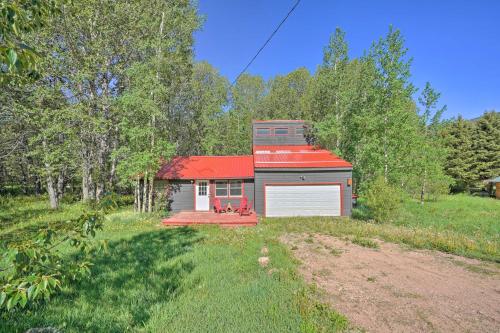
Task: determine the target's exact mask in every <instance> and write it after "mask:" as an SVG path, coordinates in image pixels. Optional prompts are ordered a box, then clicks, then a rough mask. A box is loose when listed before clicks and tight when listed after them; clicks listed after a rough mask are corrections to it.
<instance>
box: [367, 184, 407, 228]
mask: <svg viewBox="0 0 500 333" xmlns="http://www.w3.org/2000/svg"><path fill="white" fill-rule="evenodd" d="M402 197H403V193H402V192H401V190H399V189H398V188H396V187H394V186H392V185H390V184H388V183H387V182H386V181H385V180H384V178H383V177H381V176H380V177H377V178H376V179H375V181H373V182H372V183H371V184H370V186H369V188H368V191H367V192H366V205H367V207H368V209H369V210H370V213H371V216H372V217H373V219H375V221H377V222H388V221H392V220H394V219H395V218H396V217H397V215H398V213H399V210H400V207H401V201H402Z"/></svg>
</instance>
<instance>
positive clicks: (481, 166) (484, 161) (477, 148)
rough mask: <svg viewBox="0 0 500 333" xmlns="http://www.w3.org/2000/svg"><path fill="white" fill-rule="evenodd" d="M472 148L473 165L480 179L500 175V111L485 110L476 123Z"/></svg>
mask: <svg viewBox="0 0 500 333" xmlns="http://www.w3.org/2000/svg"><path fill="white" fill-rule="evenodd" d="M474 125H475V126H474V131H473V133H472V150H473V151H474V156H475V158H474V163H473V165H472V166H471V167H472V169H473V170H474V172H475V173H476V177H477V179H478V180H481V181H482V180H486V179H491V178H494V177H497V176H499V175H500V113H499V112H495V111H491V112H485V113H484V114H483V115H482V116H481V117H480V118H479V119H478V120H477V121H476V122H475V124H474Z"/></svg>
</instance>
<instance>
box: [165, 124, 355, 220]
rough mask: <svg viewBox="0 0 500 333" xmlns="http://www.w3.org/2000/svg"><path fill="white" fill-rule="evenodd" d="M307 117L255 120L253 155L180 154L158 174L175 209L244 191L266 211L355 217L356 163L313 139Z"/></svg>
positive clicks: (204, 206) (204, 207)
mask: <svg viewBox="0 0 500 333" xmlns="http://www.w3.org/2000/svg"><path fill="white" fill-rule="evenodd" d="M305 126H306V123H305V122H304V121H302V120H266V121H254V122H253V123H252V128H253V150H252V151H253V154H252V155H245V156H187V157H175V158H173V159H172V160H171V161H170V162H168V163H166V164H164V165H163V166H162V167H161V169H160V171H158V173H157V174H156V188H157V190H160V191H163V192H164V193H166V194H167V197H168V200H169V207H170V209H171V210H172V211H174V212H176V211H209V210H212V207H213V202H214V199H215V198H219V199H220V200H221V202H222V204H223V205H226V204H228V203H231V205H232V206H233V207H234V206H235V205H236V206H237V205H238V204H239V201H240V200H241V198H242V197H243V196H245V197H248V200H249V202H250V201H251V202H252V207H253V209H254V210H255V211H256V213H257V214H258V215H261V216H268V217H271V216H349V215H351V208H352V202H351V200H352V165H351V164H350V163H349V162H347V161H345V160H343V159H341V158H339V157H338V156H336V155H335V154H332V153H330V152H329V151H327V150H324V149H319V148H317V147H314V146H312V145H309V144H308V143H307V140H306V137H305V135H304V129H305Z"/></svg>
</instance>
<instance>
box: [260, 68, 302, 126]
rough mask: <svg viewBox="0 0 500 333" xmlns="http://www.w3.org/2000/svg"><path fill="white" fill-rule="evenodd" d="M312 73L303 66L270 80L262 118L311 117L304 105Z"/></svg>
mask: <svg viewBox="0 0 500 333" xmlns="http://www.w3.org/2000/svg"><path fill="white" fill-rule="evenodd" d="M310 80H311V74H310V73H309V71H308V70H307V69H306V68H304V67H301V68H299V69H296V70H294V71H292V72H290V73H288V74H287V75H283V76H280V75H278V76H276V77H274V78H273V79H271V80H270V81H269V82H268V89H269V92H268V94H267V95H266V97H265V99H264V100H263V102H262V103H263V105H262V108H261V109H260V110H261V111H262V112H263V113H262V114H257V115H256V116H257V117H256V118H260V119H309V114H307V113H306V110H305V108H304V105H303V101H304V96H305V95H306V93H307V88H308V84H309V81H310Z"/></svg>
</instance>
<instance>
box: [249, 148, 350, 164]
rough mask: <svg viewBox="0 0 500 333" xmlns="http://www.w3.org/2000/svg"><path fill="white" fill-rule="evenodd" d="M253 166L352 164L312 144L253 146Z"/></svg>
mask: <svg viewBox="0 0 500 333" xmlns="http://www.w3.org/2000/svg"><path fill="white" fill-rule="evenodd" d="M253 153H254V166H255V168H352V164H351V163H349V162H347V161H345V160H343V159H341V158H340V157H338V156H337V155H335V154H333V153H331V152H329V151H328V150H325V149H318V148H316V147H313V146H254V147H253Z"/></svg>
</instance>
